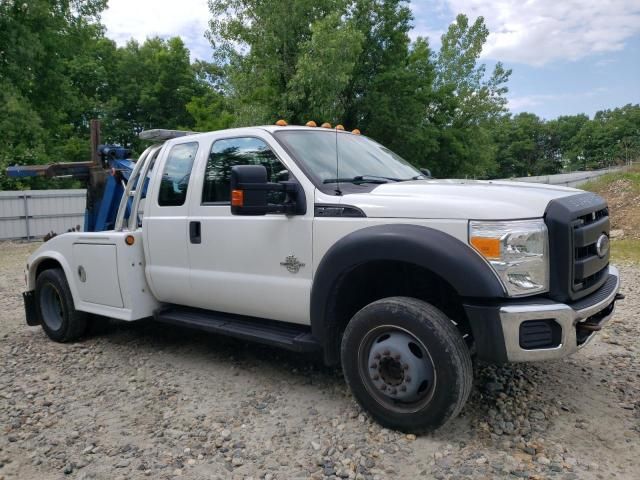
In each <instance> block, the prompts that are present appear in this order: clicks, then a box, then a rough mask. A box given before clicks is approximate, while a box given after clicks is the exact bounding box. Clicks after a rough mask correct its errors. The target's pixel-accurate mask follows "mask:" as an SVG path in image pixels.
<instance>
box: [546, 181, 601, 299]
mask: <svg viewBox="0 0 640 480" xmlns="http://www.w3.org/2000/svg"><path fill="white" fill-rule="evenodd" d="M545 222H546V224H547V228H548V230H549V248H550V262H551V263H550V265H551V278H550V283H551V285H550V296H551V297H552V298H554V299H556V300H559V301H574V300H577V299H579V298H582V297H584V296H586V295H588V294H590V293H591V292H593V291H595V290H597V289H598V288H599V287H600V286H602V284H603V283H604V282H605V281H606V279H607V277H608V271H609V268H608V267H609V253H608V252H607V253H606V255H604V256H603V257H600V256H599V255H598V252H597V242H598V239H599V238H600V237H601V236H602V234H603V233H604V234H605V235H607V236H608V235H609V209H608V208H607V204H606V202H605V201H604V200H603V199H602V198H601V197H599V196H598V195H595V194H593V193H581V194H578V195H573V196H570V197H564V198H559V199H557V200H552V201H551V202H550V203H549V206H548V207H547V211H546V213H545Z"/></svg>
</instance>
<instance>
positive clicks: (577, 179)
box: [505, 165, 631, 187]
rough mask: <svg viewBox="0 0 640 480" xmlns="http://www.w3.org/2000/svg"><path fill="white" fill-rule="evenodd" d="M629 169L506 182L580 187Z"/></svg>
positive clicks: (616, 168) (609, 169) (561, 174)
mask: <svg viewBox="0 0 640 480" xmlns="http://www.w3.org/2000/svg"><path fill="white" fill-rule="evenodd" d="M629 168H631V166H630V165H627V166H624V167H609V168H603V169H601V170H592V171H589V172H571V173H559V174H557V175H540V176H537V177H520V178H509V179H505V180H513V181H515V182H532V183H547V184H549V185H562V186H565V187H579V186H580V185H582V184H584V183H587V182H588V181H589V180H593V179H595V178H598V177H602V176H603V175H607V174H608V173H615V172H623V171H626V170H628V169H629Z"/></svg>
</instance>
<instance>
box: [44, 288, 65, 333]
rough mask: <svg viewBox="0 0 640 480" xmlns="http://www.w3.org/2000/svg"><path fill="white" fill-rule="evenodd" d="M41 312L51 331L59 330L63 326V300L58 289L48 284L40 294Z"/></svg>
mask: <svg viewBox="0 0 640 480" xmlns="http://www.w3.org/2000/svg"><path fill="white" fill-rule="evenodd" d="M40 311H41V312H42V320H43V321H44V323H46V325H47V327H49V328H50V329H51V330H59V329H60V327H61V326H62V320H63V318H64V308H63V306H62V298H61V297H60V293H59V292H58V289H56V287H54V286H53V285H51V284H50V283H47V284H46V285H44V286H43V287H42V293H41V294H40Z"/></svg>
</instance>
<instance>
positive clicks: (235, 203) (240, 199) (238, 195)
mask: <svg viewBox="0 0 640 480" xmlns="http://www.w3.org/2000/svg"><path fill="white" fill-rule="evenodd" d="M243 205H244V191H243V190H232V191H231V206H232V207H242V206H243Z"/></svg>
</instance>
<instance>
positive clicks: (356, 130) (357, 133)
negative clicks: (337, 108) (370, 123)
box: [351, 128, 360, 135]
mask: <svg viewBox="0 0 640 480" xmlns="http://www.w3.org/2000/svg"><path fill="white" fill-rule="evenodd" d="M351 133H353V134H354V135H360V130H358V129H357V128H354V129H353V131H352V132H351Z"/></svg>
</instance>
